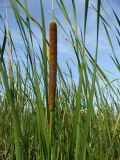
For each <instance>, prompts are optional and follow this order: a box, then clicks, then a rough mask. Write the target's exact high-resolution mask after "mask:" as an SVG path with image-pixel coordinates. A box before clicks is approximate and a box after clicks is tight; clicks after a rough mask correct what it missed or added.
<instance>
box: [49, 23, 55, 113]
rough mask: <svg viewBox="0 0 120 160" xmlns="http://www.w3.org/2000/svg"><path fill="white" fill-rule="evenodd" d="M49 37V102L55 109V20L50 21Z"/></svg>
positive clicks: (51, 109)
mask: <svg viewBox="0 0 120 160" xmlns="http://www.w3.org/2000/svg"><path fill="white" fill-rule="evenodd" d="M49 36H50V39H49V54H50V59H49V82H48V104H49V110H50V111H54V109H55V95H56V80H57V25H56V23H55V22H54V21H51V23H50V35H49Z"/></svg>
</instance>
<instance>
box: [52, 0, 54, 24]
mask: <svg viewBox="0 0 120 160" xmlns="http://www.w3.org/2000/svg"><path fill="white" fill-rule="evenodd" d="M52 20H53V21H54V0H52Z"/></svg>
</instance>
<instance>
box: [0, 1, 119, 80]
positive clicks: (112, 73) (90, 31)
mask: <svg viewBox="0 0 120 160" xmlns="http://www.w3.org/2000/svg"><path fill="white" fill-rule="evenodd" d="M109 1H110V3H111V5H112V7H113V8H114V9H115V11H116V13H117V14H118V15H119V17H120V0H109ZM64 2H65V5H66V7H67V9H68V12H69V16H70V18H71V19H72V20H73V12H72V3H71V0H64ZM102 2H103V6H104V7H105V9H106V10H107V12H108V15H109V16H110V18H111V20H112V21H113V22H114V23H116V24H117V22H116V20H115V17H114V15H113V13H112V11H111V9H110V6H109V4H108V3H107V0H102ZM75 3H76V8H77V23H78V26H80V27H81V28H83V24H84V23H83V22H84V21H83V19H84V0H75ZM28 4H29V6H28V7H29V12H30V14H31V15H32V16H33V17H35V18H36V19H37V20H38V21H40V22H41V18H40V0H34V1H33V0H28ZM92 4H93V5H94V6H96V1H95V0H90V6H89V7H90V9H89V14H88V23H87V34H86V45H87V48H88V49H89V50H90V51H91V53H92V55H94V54H95V47H96V14H95V12H94V11H93V9H91V5H92ZM43 5H44V11H45V20H46V32H47V37H48V36H49V22H50V20H51V0H43ZM4 12H5V2H4V0H0V15H2V16H4ZM8 16H9V26H10V30H11V34H12V36H13V41H14V43H15V45H16V46H17V48H18V54H19V55H20V54H21V50H22V48H23V42H22V40H21V37H20V34H19V29H18V26H17V24H16V22H15V18H14V15H13V12H12V11H11V9H10V8H9V9H8ZM55 16H57V18H58V19H59V20H60V22H61V23H62V25H63V27H64V28H65V29H66V31H67V32H68V33H69V27H68V25H67V23H66V21H65V18H64V17H63V15H62V14H61V12H60V10H59V8H58V6H57V4H56V3H55ZM107 20H108V21H109V22H110V20H109V19H107ZM0 25H2V22H0ZM111 27H113V25H112V23H111ZM32 28H33V31H34V32H35V34H36V36H37V37H38V39H39V40H40V41H41V39H42V37H41V34H40V31H39V29H38V28H37V27H36V26H35V25H33V24H32ZM110 33H111V36H112V42H113V45H114V47H115V51H116V54H117V56H118V57H120V55H119V54H120V51H119V46H118V44H117V41H116V39H115V37H114V36H113V34H112V32H110ZM0 35H2V34H1V33H0ZM0 37H2V36H0ZM1 41H2V38H0V43H1ZM34 47H35V49H36V51H37V48H38V46H37V44H36V42H34ZM109 54H111V49H110V45H109V43H108V40H107V37H106V34H105V31H104V28H103V26H102V25H100V38H99V56H98V64H99V65H100V66H101V67H102V68H103V69H104V71H105V72H106V73H107V74H108V75H109V77H110V79H114V78H120V75H119V73H118V72H117V69H116V68H115V66H114V64H113V62H112V60H111V59H110V56H109ZM70 59H73V60H74V61H75V54H74V51H73V49H72V47H71V46H70V44H69V43H68V42H67V41H65V40H64V34H63V32H62V31H61V29H60V28H59V27H58V62H59V64H60V65H61V67H62V68H63V70H64V71H65V69H66V67H65V62H66V60H67V61H69V62H70V61H71V60H70ZM74 76H75V77H76V74H75V72H74Z"/></svg>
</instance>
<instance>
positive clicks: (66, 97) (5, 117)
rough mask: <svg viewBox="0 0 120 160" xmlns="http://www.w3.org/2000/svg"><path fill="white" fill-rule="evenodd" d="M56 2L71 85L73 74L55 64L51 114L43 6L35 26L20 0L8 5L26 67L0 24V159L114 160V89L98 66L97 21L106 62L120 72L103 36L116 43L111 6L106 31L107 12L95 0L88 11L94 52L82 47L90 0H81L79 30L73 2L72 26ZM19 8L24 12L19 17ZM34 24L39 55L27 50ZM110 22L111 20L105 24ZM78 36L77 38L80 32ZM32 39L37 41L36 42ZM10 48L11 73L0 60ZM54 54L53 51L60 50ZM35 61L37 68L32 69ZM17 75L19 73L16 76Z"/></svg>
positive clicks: (119, 124) (118, 126)
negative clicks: (71, 58)
mask: <svg viewBox="0 0 120 160" xmlns="http://www.w3.org/2000/svg"><path fill="white" fill-rule="evenodd" d="M56 3H57V5H58V6H59V9H60V11H61V14H62V15H63V16H64V18H65V20H66V23H67V24H68V26H69V33H67V31H66V29H65V27H64V26H63V25H62V24H61V23H60V21H59V19H58V18H57V17H54V19H55V20H56V22H57V24H58V26H59V29H61V31H62V32H63V34H64V35H65V39H66V40H67V42H68V43H69V44H71V46H72V47H73V50H74V54H75V56H76V64H75V66H76V69H77V71H78V78H79V82H78V84H76V83H75V80H74V77H73V69H72V67H71V66H70V64H69V63H68V62H67V63H66V65H67V67H68V71H67V73H64V72H63V71H62V70H61V68H60V66H59V64H58V80H57V86H58V87H57V95H56V110H55V111H54V112H53V113H52V114H51V113H49V110H48V96H47V92H48V91H47V85H48V84H47V79H48V68H47V67H48V62H47V50H46V48H47V45H48V46H49V43H48V40H47V38H46V28H45V18H44V6H43V3H42V0H40V8H41V10H40V11H41V20H42V24H40V23H39V22H38V21H37V20H36V19H35V18H33V16H32V15H30V13H29V10H28V7H27V1H26V0H24V3H21V2H20V1H18V0H17V1H14V0H10V5H11V8H12V10H13V13H14V16H15V19H16V22H17V24H18V27H19V32H20V35H21V38H22V41H23V43H24V46H25V52H23V53H22V54H24V55H25V57H26V60H27V63H25V62H24V61H23V60H22V59H21V61H22V63H21V62H19V61H18V60H16V61H15V60H14V58H12V57H13V55H14V54H15V53H16V59H17V56H18V55H17V48H16V46H15V45H14V41H13V39H12V34H11V33H10V32H9V39H8V36H7V33H6V27H5V28H4V30H2V29H1V32H2V34H3V43H2V44H0V87H1V91H2V95H3V96H2V99H1V100H0V115H1V116H0V159H7V160H14V159H16V160H74V159H75V160H94V159H95V160H119V159H120V107H119V104H120V98H119V97H120V91H119V85H117V86H115V85H114V83H113V82H111V81H110V80H109V78H108V77H107V75H106V74H105V73H104V71H103V70H102V69H101V66H99V65H98V63H97V58H98V48H99V47H100V44H99V37H100V35H99V28H100V25H99V24H100V22H102V25H103V27H104V30H105V33H106V36H107V38H108V43H109V47H110V48H111V53H112V54H111V55H110V56H111V59H112V61H113V63H114V64H115V66H116V70H118V71H120V63H119V60H118V58H117V55H116V53H115V48H114V45H113V43H112V37H111V34H110V32H112V33H113V34H114V36H115V37H116V40H117V41H116V42H118V44H119V46H120V40H119V36H120V32H119V25H120V20H119V17H118V15H117V13H116V12H115V10H114V9H113V8H112V6H111V5H110V4H109V5H110V7H111V10H112V11H113V14H114V16H115V19H116V23H115V24H113V26H114V27H113V28H112V27H111V26H110V24H109V22H107V20H106V19H105V17H103V15H102V14H101V10H102V13H103V12H104V13H105V15H106V16H107V17H108V18H110V17H109V14H108V13H107V10H106V9H105V8H104V6H103V5H102V4H101V3H102V1H101V0H97V5H96V6H92V9H93V11H95V13H96V17H97V23H96V24H97V25H96V26H95V27H96V49H95V51H94V53H95V57H93V55H94V54H93V53H90V51H89V50H88V49H87V47H86V30H87V19H88V11H89V5H90V2H89V0H85V6H84V8H85V9H84V12H85V13H84V28H83V29H81V28H79V27H78V24H77V17H76V16H77V9H78V8H77V7H76V4H75V1H74V0H72V3H71V5H72V7H73V17H74V24H73V22H72V20H71V19H70V18H69V11H68V10H67V9H66V6H65V3H64V1H63V0H60V1H58V0H56ZM20 9H21V10H22V11H23V12H24V14H25V17H23V16H22V14H21V12H20ZM31 23H34V24H35V25H36V26H37V27H38V28H39V31H40V32H41V33H42V41H43V42H42V44H43V45H42V46H41V43H40V42H39V40H37V44H38V46H39V53H36V51H35V50H34V41H33V39H34V38H36V37H35V35H34V32H33V28H32V27H31ZM112 23H113V22H112ZM79 32H80V33H81V36H80V35H79ZM36 39H37V38H36ZM8 41H9V43H10V47H11V63H12V70H8V65H7V64H6V61H5V59H4V55H5V54H6V50H7V42H8ZM59 52H60V51H59ZM38 64H39V66H38ZM23 70H24V73H25V74H24V75H22V73H23Z"/></svg>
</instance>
